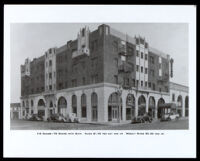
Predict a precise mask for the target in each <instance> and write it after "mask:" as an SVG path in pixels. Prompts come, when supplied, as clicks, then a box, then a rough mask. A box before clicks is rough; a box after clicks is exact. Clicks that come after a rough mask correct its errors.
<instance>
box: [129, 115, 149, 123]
mask: <svg viewBox="0 0 200 161" xmlns="http://www.w3.org/2000/svg"><path fill="white" fill-rule="evenodd" d="M152 120H153V119H152V117H151V116H149V115H148V114H147V113H145V114H144V115H141V116H137V117H134V118H133V119H132V123H145V122H149V123H151V122H152Z"/></svg>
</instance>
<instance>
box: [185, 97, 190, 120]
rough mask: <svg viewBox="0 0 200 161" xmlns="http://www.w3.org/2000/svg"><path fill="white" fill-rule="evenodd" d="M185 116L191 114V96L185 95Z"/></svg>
mask: <svg viewBox="0 0 200 161" xmlns="http://www.w3.org/2000/svg"><path fill="white" fill-rule="evenodd" d="M185 116H186V117H188V116H189V97H188V96H186V97H185Z"/></svg>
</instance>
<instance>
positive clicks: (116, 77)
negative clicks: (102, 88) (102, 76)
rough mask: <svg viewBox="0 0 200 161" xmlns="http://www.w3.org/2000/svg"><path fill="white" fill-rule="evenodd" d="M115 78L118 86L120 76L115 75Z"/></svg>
mask: <svg viewBox="0 0 200 161" xmlns="http://www.w3.org/2000/svg"><path fill="white" fill-rule="evenodd" d="M114 78H115V83H116V84H118V76H117V75H114Z"/></svg>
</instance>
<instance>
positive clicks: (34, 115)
mask: <svg viewBox="0 0 200 161" xmlns="http://www.w3.org/2000/svg"><path fill="white" fill-rule="evenodd" d="M28 120H29V121H43V118H42V117H40V116H38V115H37V114H33V115H32V116H31V117H30V118H29V119H28Z"/></svg>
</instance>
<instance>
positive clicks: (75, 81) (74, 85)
mask: <svg viewBox="0 0 200 161" xmlns="http://www.w3.org/2000/svg"><path fill="white" fill-rule="evenodd" d="M76 86H77V80H76V79H73V80H72V87H76Z"/></svg>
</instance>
